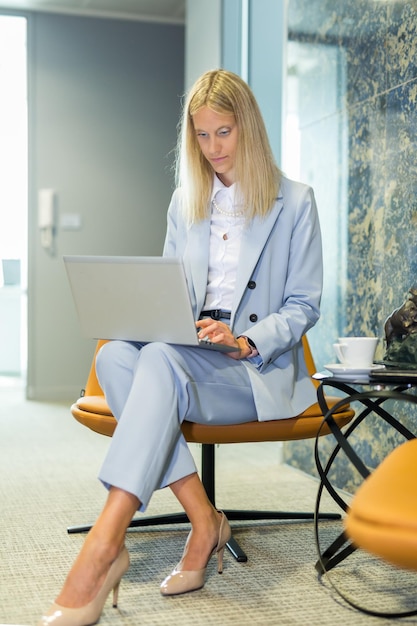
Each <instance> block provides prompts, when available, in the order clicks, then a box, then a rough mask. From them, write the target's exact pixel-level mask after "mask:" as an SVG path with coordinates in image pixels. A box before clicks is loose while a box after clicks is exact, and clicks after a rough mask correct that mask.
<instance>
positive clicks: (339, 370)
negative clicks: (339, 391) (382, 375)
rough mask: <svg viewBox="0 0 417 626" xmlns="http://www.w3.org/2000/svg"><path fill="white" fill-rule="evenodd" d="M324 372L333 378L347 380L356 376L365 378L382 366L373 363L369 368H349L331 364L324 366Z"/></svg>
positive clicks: (382, 367) (340, 364)
mask: <svg viewBox="0 0 417 626" xmlns="http://www.w3.org/2000/svg"><path fill="white" fill-rule="evenodd" d="M324 367H325V368H326V370H328V371H329V372H331V373H332V374H333V376H343V377H344V378H345V377H349V378H355V377H357V376H366V375H367V374H369V372H375V371H377V370H381V369H384V368H385V366H384V365H378V364H376V363H374V364H373V365H371V366H370V367H349V366H347V365H343V363H331V364H329V365H325V366H324Z"/></svg>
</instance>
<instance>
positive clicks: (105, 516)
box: [56, 487, 140, 608]
mask: <svg viewBox="0 0 417 626" xmlns="http://www.w3.org/2000/svg"><path fill="white" fill-rule="evenodd" d="M139 506H140V502H139V500H138V498H137V497H136V496H134V495H132V494H131V493H128V492H127V491H123V490H122V489H118V488H116V487H111V489H110V491H109V494H108V497H107V501H106V503H105V505H104V508H103V510H102V512H101V513H100V515H99V517H98V518H97V521H96V523H95V524H94V526H93V528H92V529H91V530H90V532H89V533H88V535H87V537H86V540H85V542H84V545H83V547H82V548H81V551H80V553H79V555H78V556H77V558H76V560H75V562H74V564H73V566H72V568H71V570H70V572H69V574H68V576H67V578H66V581H65V583H64V586H63V588H62V590H61V593H60V594H59V596H58V597H57V599H56V602H57V603H58V604H60V605H61V606H64V607H68V608H78V607H82V606H85V605H86V604H88V603H89V602H90V601H91V600H93V599H94V598H95V596H96V595H97V593H98V591H99V589H100V588H101V586H102V584H103V581H104V578H105V577H106V575H107V572H108V570H109V567H110V565H111V563H112V562H113V561H114V560H115V559H116V557H117V556H118V554H119V552H120V550H121V548H122V547H123V545H124V540H125V534H126V529H127V527H128V526H129V524H130V522H131V519H132V517H133V515H134V513H135V511H137V509H138V508H139Z"/></svg>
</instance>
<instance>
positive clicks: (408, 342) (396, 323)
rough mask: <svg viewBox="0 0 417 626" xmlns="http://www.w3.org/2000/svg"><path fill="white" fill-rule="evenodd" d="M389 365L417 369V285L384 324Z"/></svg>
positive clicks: (386, 357) (386, 359) (386, 355)
mask: <svg viewBox="0 0 417 626" xmlns="http://www.w3.org/2000/svg"><path fill="white" fill-rule="evenodd" d="M384 329H385V339H386V342H387V351H386V354H385V356H384V361H386V362H387V365H392V366H397V367H407V368H410V369H417V286H416V285H414V286H413V287H411V289H409V291H408V298H407V300H405V302H404V303H403V304H402V305H401V306H400V307H399V308H398V309H395V310H394V311H393V312H392V313H391V315H390V316H389V317H387V319H386V321H385V325H384Z"/></svg>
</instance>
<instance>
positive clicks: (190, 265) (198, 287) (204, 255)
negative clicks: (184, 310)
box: [185, 220, 210, 315]
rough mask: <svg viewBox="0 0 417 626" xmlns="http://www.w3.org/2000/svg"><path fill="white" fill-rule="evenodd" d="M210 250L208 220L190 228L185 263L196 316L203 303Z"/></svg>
mask: <svg viewBox="0 0 417 626" xmlns="http://www.w3.org/2000/svg"><path fill="white" fill-rule="evenodd" d="M209 250H210V220H204V221H203V222H198V223H197V224H193V225H192V226H191V228H190V232H189V236H188V242H187V254H186V259H187V262H186V263H185V268H186V275H187V279H188V280H189V284H190V285H192V286H193V290H194V291H193V303H192V304H193V307H195V315H197V314H198V313H199V312H200V311H201V309H202V307H203V305H204V302H205V299H206V289H207V275H208V262H209Z"/></svg>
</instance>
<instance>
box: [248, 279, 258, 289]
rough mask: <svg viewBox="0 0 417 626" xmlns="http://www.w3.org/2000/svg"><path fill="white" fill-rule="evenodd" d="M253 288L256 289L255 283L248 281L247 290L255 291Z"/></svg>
mask: <svg viewBox="0 0 417 626" xmlns="http://www.w3.org/2000/svg"><path fill="white" fill-rule="evenodd" d="M255 287H256V283H255V281H254V280H250V281H249V282H248V288H249V289H255Z"/></svg>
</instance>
